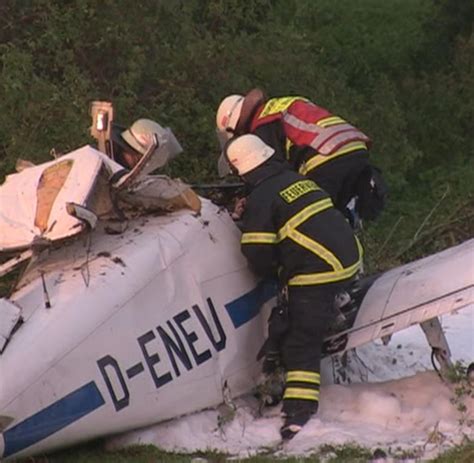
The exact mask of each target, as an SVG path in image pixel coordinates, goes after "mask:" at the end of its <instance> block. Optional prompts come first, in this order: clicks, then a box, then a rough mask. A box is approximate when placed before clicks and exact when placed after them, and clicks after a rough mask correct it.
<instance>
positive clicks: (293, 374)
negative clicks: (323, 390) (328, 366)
mask: <svg viewBox="0 0 474 463" xmlns="http://www.w3.org/2000/svg"><path fill="white" fill-rule="evenodd" d="M320 379H321V378H320V375H319V373H316V372H314V371H304V370H293V371H289V372H288V373H287V374H286V381H287V382H291V381H299V382H304V383H312V384H319V380H320Z"/></svg>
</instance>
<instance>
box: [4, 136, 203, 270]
mask: <svg viewBox="0 0 474 463" xmlns="http://www.w3.org/2000/svg"><path fill="white" fill-rule="evenodd" d="M152 156H153V153H152V152H151V153H150V154H149V156H148V157H147V159H146V160H144V161H146V162H142V163H140V166H137V168H136V169H133V170H132V171H131V172H129V173H128V174H127V177H128V178H131V179H133V180H132V182H129V183H130V184H129V185H128V186H127V188H122V187H120V188H117V189H116V190H114V191H111V190H112V189H111V187H110V179H111V177H112V176H113V174H115V173H116V172H118V171H120V170H122V167H121V166H120V165H119V164H117V163H116V162H114V161H112V160H111V159H109V158H108V157H107V156H105V155H104V154H102V153H101V152H99V151H97V150H96V149H94V148H93V147H91V146H88V145H86V146H83V147H82V148H79V149H77V150H75V151H73V152H71V153H69V154H66V155H64V156H61V157H60V158H58V159H55V160H54V161H50V162H46V163H43V164H40V165H37V166H31V167H28V168H26V169H23V170H22V171H21V172H18V173H15V174H11V175H9V176H7V178H6V181H5V182H4V184H3V185H1V186H0V255H2V254H3V255H4V256H5V255H13V258H11V259H9V260H8V261H7V262H6V263H3V264H1V266H0V275H4V274H6V273H9V272H10V271H11V270H13V269H14V268H16V267H17V265H18V264H20V263H21V262H22V261H24V260H27V259H28V258H29V257H31V256H30V255H27V254H28V252H27V251H31V250H39V249H43V248H44V247H47V246H48V245H50V244H52V243H53V242H58V241H62V240H66V239H68V238H72V237H75V236H77V235H78V234H80V233H81V232H82V231H83V230H85V229H86V228H87V226H88V225H89V226H91V225H92V224H95V223H96V220H93V219H94V217H92V215H89V216H88V217H89V219H87V217H86V216H87V211H90V212H91V214H93V215H96V216H97V217H98V218H99V219H100V218H110V217H113V216H117V208H116V206H117V205H118V206H119V208H120V209H128V210H132V211H133V210H135V212H136V213H137V212H138V213H143V212H150V211H156V210H160V211H164V212H167V211H171V210H176V209H181V208H189V209H191V210H193V211H195V212H198V211H199V210H200V200H199V197H198V196H197V195H196V194H195V193H194V192H193V191H192V190H191V188H190V187H189V186H188V185H186V184H184V183H183V182H181V181H179V180H174V179H170V178H169V177H166V176H161V175H160V176H157V175H154V176H152V175H148V173H149V172H148V170H146V169H144V167H146V166H147V165H149V164H150V163H151V162H152V159H151V158H152ZM122 183H123V182H122ZM86 219H87V220H86ZM21 252H23V255H22V257H21V256H20V254H19V253H21ZM25 252H26V254H25Z"/></svg>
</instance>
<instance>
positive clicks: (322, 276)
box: [288, 259, 361, 286]
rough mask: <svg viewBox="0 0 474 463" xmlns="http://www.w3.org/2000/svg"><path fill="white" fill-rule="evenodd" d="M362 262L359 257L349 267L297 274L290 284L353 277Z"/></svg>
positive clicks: (307, 284) (299, 284)
mask: <svg viewBox="0 0 474 463" xmlns="http://www.w3.org/2000/svg"><path fill="white" fill-rule="evenodd" d="M360 264H361V260H360V259H359V260H358V261H357V262H356V263H355V264H354V265H351V266H350V267H347V268H345V269H343V270H339V271H334V272H318V273H308V274H305V275H296V276H294V277H293V278H291V279H290V280H289V281H288V285H290V286H309V285H320V284H324V283H333V282H336V281H341V280H346V279H348V278H351V277H353V276H354V275H355V274H356V273H357V272H358V270H359V268H360Z"/></svg>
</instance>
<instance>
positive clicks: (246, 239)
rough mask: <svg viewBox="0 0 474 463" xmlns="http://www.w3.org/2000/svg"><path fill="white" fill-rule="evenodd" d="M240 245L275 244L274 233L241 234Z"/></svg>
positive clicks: (275, 236)
mask: <svg viewBox="0 0 474 463" xmlns="http://www.w3.org/2000/svg"><path fill="white" fill-rule="evenodd" d="M240 243H241V244H276V243H277V235H276V233H264V232H261V233H259V232H255V233H243V234H242V237H241V238H240Z"/></svg>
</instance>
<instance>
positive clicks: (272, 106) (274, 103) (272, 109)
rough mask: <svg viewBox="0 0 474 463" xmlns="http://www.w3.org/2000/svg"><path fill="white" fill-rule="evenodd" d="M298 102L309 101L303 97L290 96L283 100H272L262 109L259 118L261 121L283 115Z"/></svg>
mask: <svg viewBox="0 0 474 463" xmlns="http://www.w3.org/2000/svg"><path fill="white" fill-rule="evenodd" d="M296 100H301V101H308V100H307V99H306V98H303V97H301V96H288V97H283V98H271V99H270V100H268V101H267V103H266V104H265V106H264V107H263V109H262V112H261V113H260V115H259V116H258V117H259V119H260V118H263V117H266V116H270V115H271V114H276V113H281V112H283V111H286V110H287V109H288V108H289V107H290V106H291V105H292V104H293V103H294V102H295V101H296Z"/></svg>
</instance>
